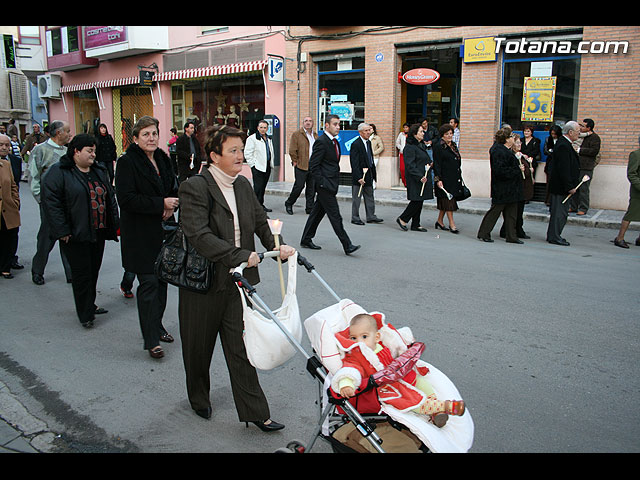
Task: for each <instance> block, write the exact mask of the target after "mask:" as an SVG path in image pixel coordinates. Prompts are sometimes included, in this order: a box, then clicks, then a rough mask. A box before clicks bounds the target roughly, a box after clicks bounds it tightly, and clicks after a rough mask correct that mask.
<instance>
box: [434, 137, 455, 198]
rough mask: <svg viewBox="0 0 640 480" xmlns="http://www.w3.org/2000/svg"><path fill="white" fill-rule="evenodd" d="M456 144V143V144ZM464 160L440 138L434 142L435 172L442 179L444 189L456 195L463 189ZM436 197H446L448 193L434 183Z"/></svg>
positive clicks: (437, 177)
mask: <svg viewBox="0 0 640 480" xmlns="http://www.w3.org/2000/svg"><path fill="white" fill-rule="evenodd" d="M454 145H455V144H454ZM461 166H462V161H461V159H460V157H459V155H456V154H455V152H454V151H453V150H452V148H451V147H450V146H448V145H447V144H446V143H444V141H442V140H438V141H437V142H435V143H434V144H433V174H434V175H435V176H436V178H435V180H436V183H437V180H441V181H442V184H443V187H444V189H445V190H446V191H447V192H449V193H450V194H451V195H453V196H455V195H456V194H457V193H459V192H461V191H462V170H461V169H460V167H461ZM434 191H435V192H436V197H439V198H446V196H447V194H446V193H444V192H443V191H442V189H441V188H438V187H437V186H435V185H434Z"/></svg>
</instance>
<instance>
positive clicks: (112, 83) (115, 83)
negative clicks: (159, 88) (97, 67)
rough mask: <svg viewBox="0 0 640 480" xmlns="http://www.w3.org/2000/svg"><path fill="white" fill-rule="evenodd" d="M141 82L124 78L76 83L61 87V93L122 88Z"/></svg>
mask: <svg viewBox="0 0 640 480" xmlns="http://www.w3.org/2000/svg"><path fill="white" fill-rule="evenodd" d="M139 82H140V77H124V78H112V79H110V80H101V81H99V82H89V83H75V84H72V85H63V86H62V87H60V92H61V93H66V92H79V91H81V90H92V89H94V88H104V87H121V86H123V85H134V84H136V83H139Z"/></svg>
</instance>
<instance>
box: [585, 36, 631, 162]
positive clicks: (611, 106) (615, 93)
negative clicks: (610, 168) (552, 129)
mask: <svg viewBox="0 0 640 480" xmlns="http://www.w3.org/2000/svg"><path fill="white" fill-rule="evenodd" d="M583 36H584V40H585V41H594V40H600V41H623V40H626V41H628V42H629V49H628V51H627V53H626V54H621V53H618V54H608V55H600V54H583V55H582V61H581V71H580V95H579V103H578V120H583V119H585V118H592V119H593V120H594V122H595V127H594V130H595V131H596V132H597V133H598V134H599V135H600V137H601V139H602V147H601V153H602V159H601V164H610V165H624V166H626V165H627V161H628V160H629V153H630V152H631V151H633V150H636V149H637V148H638V135H640V78H639V75H640V27H638V26H631V27H629V26H615V27H611V26H588V27H584V35H583Z"/></svg>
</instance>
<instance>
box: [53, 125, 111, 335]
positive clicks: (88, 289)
mask: <svg viewBox="0 0 640 480" xmlns="http://www.w3.org/2000/svg"><path fill="white" fill-rule="evenodd" d="M95 148H96V140H95V138H94V137H93V136H92V135H88V134H85V133H81V134H79V135H76V136H75V137H73V139H72V140H71V142H70V143H69V146H68V150H67V153H66V155H64V156H62V157H61V158H60V161H59V162H57V163H55V164H54V165H52V166H51V167H50V168H49V171H48V173H47V175H45V176H44V177H43V180H42V189H41V192H42V205H43V206H44V214H45V216H46V218H47V221H48V223H49V225H50V228H51V236H52V238H57V239H59V241H60V248H61V249H62V251H63V252H64V254H65V255H66V256H67V258H68V259H69V264H70V265H71V272H72V282H71V286H72V288H73V297H74V300H75V305H76V312H77V314H78V319H79V320H80V323H81V324H82V326H83V327H87V328H89V327H92V326H93V320H94V319H95V314H96V313H106V310H104V309H103V308H98V307H97V306H96V304H95V300H96V284H97V282H98V273H99V271H100V266H101V264H102V255H103V252H104V245H105V241H106V240H115V241H117V240H118V237H117V234H116V232H117V229H118V224H119V220H118V205H117V203H116V197H115V195H114V192H113V188H112V187H111V182H110V181H109V174H108V172H107V170H106V169H105V168H104V167H103V166H102V165H100V164H98V163H96V162H95Z"/></svg>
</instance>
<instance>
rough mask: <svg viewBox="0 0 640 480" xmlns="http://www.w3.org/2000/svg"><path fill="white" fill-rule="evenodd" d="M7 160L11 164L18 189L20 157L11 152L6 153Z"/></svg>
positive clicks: (20, 170)
mask: <svg viewBox="0 0 640 480" xmlns="http://www.w3.org/2000/svg"><path fill="white" fill-rule="evenodd" d="M7 160H9V163H10V164H11V171H12V172H13V179H14V180H15V182H16V185H17V186H18V191H19V190H20V178H22V159H21V158H20V157H18V156H17V155H14V154H13V153H10V154H8V155H7Z"/></svg>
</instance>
